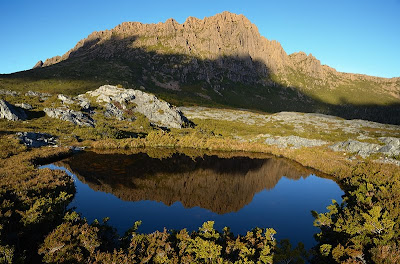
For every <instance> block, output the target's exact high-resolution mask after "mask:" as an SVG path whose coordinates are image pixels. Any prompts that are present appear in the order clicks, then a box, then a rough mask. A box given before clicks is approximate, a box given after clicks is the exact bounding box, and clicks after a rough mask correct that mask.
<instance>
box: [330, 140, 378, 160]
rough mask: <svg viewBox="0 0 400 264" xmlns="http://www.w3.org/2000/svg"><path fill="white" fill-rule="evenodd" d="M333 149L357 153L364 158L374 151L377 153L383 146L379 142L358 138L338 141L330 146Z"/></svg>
mask: <svg viewBox="0 0 400 264" xmlns="http://www.w3.org/2000/svg"><path fill="white" fill-rule="evenodd" d="M329 148H330V149H332V150H333V151H345V152H350V153H355V154H358V155H360V156H361V157H363V158H366V157H368V156H369V155H371V154H372V153H377V152H378V150H379V149H380V148H381V146H380V145H378V144H373V143H366V142H360V141H357V140H352V139H349V140H347V141H343V142H338V143H336V144H334V145H332V146H329Z"/></svg>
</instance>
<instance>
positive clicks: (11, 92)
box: [0, 89, 20, 96]
mask: <svg viewBox="0 0 400 264" xmlns="http://www.w3.org/2000/svg"><path fill="white" fill-rule="evenodd" d="M0 94H1V95H10V96H17V95H19V94H20V93H19V92H16V91H11V90H4V89H0Z"/></svg>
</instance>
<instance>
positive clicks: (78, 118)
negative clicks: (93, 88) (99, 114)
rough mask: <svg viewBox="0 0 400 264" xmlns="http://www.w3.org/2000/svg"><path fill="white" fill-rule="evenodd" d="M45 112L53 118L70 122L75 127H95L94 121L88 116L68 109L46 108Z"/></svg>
mask: <svg viewBox="0 0 400 264" xmlns="http://www.w3.org/2000/svg"><path fill="white" fill-rule="evenodd" d="M43 111H44V112H45V113H46V114H47V115H48V116H49V117H52V118H57V119H60V120H64V121H69V122H71V123H73V124H75V125H79V126H88V127H94V125H95V122H94V120H93V119H92V118H91V117H90V116H89V115H87V114H84V113H82V112H80V111H74V110H71V109H68V108H45V109H43Z"/></svg>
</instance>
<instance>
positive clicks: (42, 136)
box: [17, 132, 57, 148]
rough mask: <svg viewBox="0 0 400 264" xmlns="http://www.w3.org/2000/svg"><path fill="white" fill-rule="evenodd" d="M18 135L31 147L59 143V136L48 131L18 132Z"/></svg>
mask: <svg viewBox="0 0 400 264" xmlns="http://www.w3.org/2000/svg"><path fill="white" fill-rule="evenodd" d="M17 136H18V138H19V139H20V141H21V143H23V144H24V145H26V146H28V147H31V148H39V147H42V146H48V145H52V146H55V145H57V138H56V137H55V136H52V135H49V134H46V133H35V132H18V133H17Z"/></svg>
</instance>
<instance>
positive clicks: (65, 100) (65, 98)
mask: <svg viewBox="0 0 400 264" xmlns="http://www.w3.org/2000/svg"><path fill="white" fill-rule="evenodd" d="M57 98H58V99H59V100H61V102H62V103H63V104H74V103H75V101H74V100H73V99H72V98H71V97H69V96H66V95H63V94H59V95H58V96H57Z"/></svg>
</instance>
